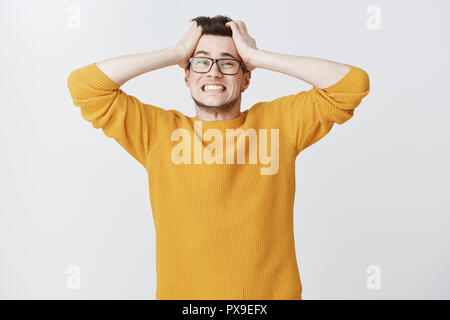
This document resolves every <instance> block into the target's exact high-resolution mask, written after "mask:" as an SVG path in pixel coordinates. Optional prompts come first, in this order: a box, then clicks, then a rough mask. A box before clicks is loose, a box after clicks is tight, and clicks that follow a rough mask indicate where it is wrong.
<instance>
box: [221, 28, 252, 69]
mask: <svg viewBox="0 0 450 320" xmlns="http://www.w3.org/2000/svg"><path fill="white" fill-rule="evenodd" d="M225 26H227V27H229V28H231V31H232V34H233V35H232V37H233V41H234V44H235V45H236V49H237V51H238V53H239V55H240V56H241V58H242V61H243V62H244V64H245V67H246V68H247V70H248V71H252V70H254V69H255V68H256V67H255V66H254V65H252V64H251V62H250V60H251V58H252V56H253V55H254V54H255V52H256V51H258V48H257V47H256V41H255V39H253V38H252V37H251V36H250V35H249V34H248V31H247V27H246V26H245V23H244V22H243V21H241V20H236V21H230V22H227V23H225Z"/></svg>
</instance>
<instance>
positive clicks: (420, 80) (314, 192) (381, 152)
mask: <svg viewBox="0 0 450 320" xmlns="http://www.w3.org/2000/svg"><path fill="white" fill-rule="evenodd" d="M373 6H375V9H372V8H374V7H373ZM449 9H450V5H449V2H448V1H445V0H441V1H437V0H434V1H424V0H423V1H380V0H378V1H356V0H355V1H340V2H336V1H332V0H329V1H285V0H277V1H270V2H269V1H267V3H265V2H264V1H263V2H261V1H243V2H241V1H234V0H231V1H226V2H219V1H217V2H216V1H215V2H211V1H181V0H180V1H170V2H166V1H146V2H144V1H138V0H134V1H106V0H102V1H81V0H79V1H56V0H55V1H48V0H47V1H31V0H29V1H24V0H20V1H12V0H9V1H1V2H0V15H1V21H2V25H3V26H2V28H0V37H1V39H2V50H0V59H1V60H0V61H1V72H0V81H1V86H0V87H1V91H2V101H1V117H0V119H1V125H0V147H1V149H0V152H1V156H0V298H2V299H48V298H56V299H94V298H95V299H103V298H104V299H116V298H117V299H119V298H121V299H154V298H155V289H156V283H155V282H156V272H155V259H154V258H155V248H154V246H155V233H154V225H153V220H152V215H151V208H150V202H149V197H148V185H147V175H146V171H145V169H144V168H143V167H142V166H141V165H140V164H139V163H138V162H137V161H135V160H134V159H133V158H132V157H131V156H130V155H129V154H128V153H126V151H125V150H124V149H122V147H121V146H120V145H119V144H118V143H116V142H115V141H114V140H112V139H110V138H107V137H105V136H104V135H103V133H102V131H100V130H96V129H94V128H93V127H92V126H91V124H90V123H88V122H86V121H85V120H84V119H82V117H81V115H80V112H79V109H78V108H77V107H75V106H73V104H72V100H71V98H70V94H69V92H68V89H67V86H66V81H67V76H68V75H69V73H70V72H71V71H72V70H74V69H75V68H78V67H81V66H84V65H87V64H89V63H92V62H97V61H101V60H104V59H107V58H111V57H115V56H120V55H125V54H132V53H138V52H146V51H152V50H157V49H161V48H165V47H169V46H173V45H175V44H176V43H177V42H178V41H179V39H180V38H181V37H182V36H183V35H184V34H185V32H186V31H187V29H188V27H189V25H190V22H189V21H188V20H189V19H190V18H193V17H196V16H199V15H208V16H213V15H216V14H226V15H229V16H230V17H231V18H232V19H235V20H243V21H244V22H245V23H246V25H247V27H248V30H249V33H250V34H251V36H252V37H253V38H255V40H256V43H257V46H258V48H260V49H263V50H268V51H272V52H278V53H286V54H293V55H302V56H313V57H319V58H325V59H330V60H334V61H338V62H342V63H347V64H352V65H356V66H359V67H361V68H363V69H364V70H366V71H367V72H368V74H369V76H370V81H371V92H370V93H369V95H368V96H367V97H366V98H365V99H364V100H363V102H362V104H361V105H360V106H359V107H358V108H357V110H356V111H355V115H354V117H353V118H352V119H350V120H349V121H348V122H346V123H344V124H343V125H340V126H339V125H335V127H334V128H333V129H332V131H331V132H330V133H329V134H328V135H327V136H326V137H325V138H323V139H322V140H321V141H319V142H318V143H316V144H314V145H313V146H311V147H309V148H308V149H307V150H305V151H303V152H302V153H301V154H300V155H299V157H298V158H297V163H296V168H297V169H296V179H297V191H296V199H295V212H294V215H295V233H296V250H297V258H298V263H299V268H300V275H301V279H302V282H303V298H304V299H431V298H433V299H449V298H450V274H449V272H448V270H450V254H449V253H450V252H449V242H450V239H449V235H448V229H449V225H450V218H449V213H450V201H449V200H448V199H449V197H448V196H449V179H450V170H449V167H448V164H449V163H450V151H449V137H450V134H449V128H448V123H449V118H450V105H449V101H450V93H449V92H450V90H449V89H448V85H449V81H448V75H449V71H450V70H449V59H448V57H449V56H450V52H449V51H450V43H449V39H450V35H449V33H450V32H449V31H450V22H449V19H448V13H449ZM373 10H375V11H373ZM376 10H379V12H378V13H379V15H377V13H376V12H377V11H376ZM377 23H379V27H380V28H377ZM183 76H184V72H183V70H182V69H181V68H180V67H178V66H171V67H168V68H164V69H160V70H156V71H154V72H151V73H147V74H144V75H142V76H140V77H137V78H135V79H133V80H131V81H129V82H127V83H126V84H125V85H124V86H123V87H122V89H123V90H124V91H125V92H127V93H128V94H132V95H134V96H136V97H138V98H139V99H140V100H141V101H143V102H145V103H150V104H154V105H156V106H159V107H162V108H165V109H172V108H175V109H177V110H180V111H181V112H183V113H185V114H186V115H189V116H194V115H195V112H194V105H193V101H192V99H191V98H190V94H189V89H188V88H187V87H186V85H185V84H184V81H183ZM310 88H311V86H310V85H309V84H307V83H304V82H302V81H300V80H299V79H296V78H293V77H290V76H287V75H284V74H277V73H274V72H272V71H269V70H265V69H256V70H254V71H253V72H252V79H251V85H250V88H249V90H247V91H246V92H245V93H244V95H243V102H242V107H241V110H246V109H248V108H250V107H251V106H252V105H253V104H255V103H256V102H258V101H267V100H271V99H275V98H277V97H281V96H284V95H287V94H292V93H296V92H298V91H301V90H309V89H310ZM71 266H75V267H71ZM371 266H375V267H371ZM373 268H375V269H373ZM74 270H75V271H74ZM371 270H376V273H372V271H371ZM77 279H78V280H79V281H80V282H77ZM374 279H375V280H376V281H375V282H376V283H378V284H380V286H379V287H378V289H377V287H376V286H375V287H373V285H370V284H371V283H374V282H373V280H374ZM77 283H78V284H80V286H79V287H77V286H76V285H77Z"/></svg>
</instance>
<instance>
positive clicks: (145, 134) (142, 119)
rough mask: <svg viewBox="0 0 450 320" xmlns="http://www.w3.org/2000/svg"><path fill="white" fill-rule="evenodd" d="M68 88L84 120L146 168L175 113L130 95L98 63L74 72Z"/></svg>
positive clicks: (70, 76)
mask: <svg viewBox="0 0 450 320" xmlns="http://www.w3.org/2000/svg"><path fill="white" fill-rule="evenodd" d="M67 86H68V88H69V91H70V94H71V97H72V100H73V104H74V105H75V106H77V107H80V112H81V115H82V117H83V118H84V119H85V120H87V121H89V122H91V123H92V125H93V127H94V128H96V129H99V128H101V129H102V130H103V132H104V134H105V135H106V136H107V137H110V138H113V139H115V140H116V141H117V142H118V143H119V144H120V145H121V146H122V147H123V148H124V149H125V150H126V151H127V152H128V153H129V154H131V155H132V156H133V157H134V158H135V159H136V160H137V161H139V162H140V163H141V164H142V165H143V166H144V167H145V166H146V159H147V155H148V154H149V153H151V152H152V150H153V149H154V148H155V146H156V145H157V143H158V140H159V136H160V135H161V132H162V131H163V129H164V126H165V125H166V124H167V123H168V120H169V118H170V116H171V113H170V112H169V111H167V110H164V109H161V108H159V107H156V106H153V105H149V104H143V103H142V102H141V101H139V100H138V99H137V98H135V97H134V96H132V95H127V94H126V93H125V92H123V91H122V90H121V89H120V86H119V85H117V84H116V83H115V82H113V81H112V80H111V79H110V78H108V77H107V76H106V74H104V73H103V72H102V71H101V70H100V69H99V68H98V66H97V64H96V63H92V64H89V65H87V66H84V67H81V68H79V69H76V70H74V71H72V72H71V73H70V75H69V77H68V79H67Z"/></svg>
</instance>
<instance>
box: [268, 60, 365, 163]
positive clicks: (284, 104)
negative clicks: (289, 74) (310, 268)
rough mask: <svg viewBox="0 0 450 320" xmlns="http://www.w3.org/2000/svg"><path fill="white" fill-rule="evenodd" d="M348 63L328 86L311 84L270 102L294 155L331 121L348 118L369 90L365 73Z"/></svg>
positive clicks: (328, 126)
mask: <svg viewBox="0 0 450 320" xmlns="http://www.w3.org/2000/svg"><path fill="white" fill-rule="evenodd" d="M349 66H350V71H349V72H348V73H347V74H346V75H345V76H344V77H343V78H342V79H340V80H339V81H338V82H336V83H335V84H333V85H331V86H330V87H328V88H324V89H319V88H317V87H315V86H313V88H312V89H310V90H309V91H301V92H299V93H297V94H292V95H288V96H284V97H281V98H278V99H275V100H273V101H271V102H270V104H271V106H270V108H274V110H273V111H274V112H275V114H277V115H278V116H279V117H280V118H281V123H282V124H283V126H284V128H285V132H286V134H287V135H288V137H287V139H288V140H289V139H290V140H291V142H292V144H293V145H294V147H295V151H296V155H298V154H299V153H300V152H301V151H302V150H303V149H305V148H307V147H308V146H310V145H312V144H313V143H315V142H317V141H318V140H320V139H321V138H323V137H324V136H325V135H326V134H327V133H328V132H329V131H330V130H331V128H332V127H333V125H334V123H337V124H342V123H344V122H346V121H347V120H349V119H350V118H351V117H352V116H353V113H354V110H355V108H356V107H357V106H358V105H359V104H360V103H361V100H362V99H363V98H364V97H365V96H366V95H367V94H368V93H369V90H370V83H369V76H368V74H367V73H366V72H365V71H364V70H363V69H361V68H358V67H355V66H352V65H349Z"/></svg>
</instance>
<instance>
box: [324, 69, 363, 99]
mask: <svg viewBox="0 0 450 320" xmlns="http://www.w3.org/2000/svg"><path fill="white" fill-rule="evenodd" d="M348 66H349V67H350V71H349V72H348V73H347V74H346V75H345V76H344V77H343V78H342V79H341V80H339V81H338V82H336V83H335V84H333V85H331V86H329V87H327V88H325V89H323V90H326V91H333V92H354V93H369V90H370V80H369V75H368V74H367V72H366V71H364V70H363V69H361V68H358V67H356V66H353V65H348Z"/></svg>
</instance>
